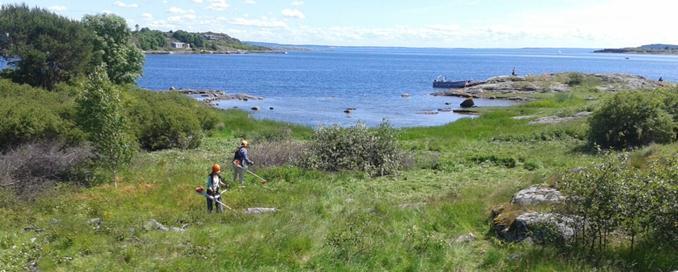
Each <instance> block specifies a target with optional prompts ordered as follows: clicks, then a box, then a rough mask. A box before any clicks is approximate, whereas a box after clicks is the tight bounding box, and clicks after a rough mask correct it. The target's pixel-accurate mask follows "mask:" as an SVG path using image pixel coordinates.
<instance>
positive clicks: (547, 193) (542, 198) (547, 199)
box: [511, 186, 565, 206]
mask: <svg viewBox="0 0 678 272" xmlns="http://www.w3.org/2000/svg"><path fill="white" fill-rule="evenodd" d="M563 200H565V197H564V196H563V194H561V193H560V191H558V190H556V189H554V188H548V187H542V186H531V187H529V188H527V189H523V190H520V191H518V193H516V194H515V195H514V196H513V199H512V200H511V203H512V204H515V205H519V206H533V205H540V204H558V203H561V202H563Z"/></svg>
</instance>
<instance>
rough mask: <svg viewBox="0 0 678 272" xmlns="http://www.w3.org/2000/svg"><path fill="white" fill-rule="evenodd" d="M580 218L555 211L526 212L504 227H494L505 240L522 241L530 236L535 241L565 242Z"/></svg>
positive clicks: (569, 238) (569, 237) (568, 239)
mask: <svg viewBox="0 0 678 272" xmlns="http://www.w3.org/2000/svg"><path fill="white" fill-rule="evenodd" d="M580 223H581V220H576V219H575V218H573V217H570V216H565V215H561V214H556V213H539V212H528V213H523V214H521V215H519V216H518V217H516V219H515V220H514V221H513V223H512V224H511V225H510V226H509V227H508V228H505V229H499V230H497V229H495V231H496V232H497V235H498V236H499V237H500V238H502V239H504V240H507V241H511V242H522V241H524V240H525V239H527V238H531V240H532V241H534V242H535V243H546V242H553V243H561V244H562V243H567V242H568V241H570V240H571V238H572V237H573V236H574V229H575V226H576V225H577V224H580Z"/></svg>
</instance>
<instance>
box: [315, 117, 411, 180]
mask: <svg viewBox="0 0 678 272" xmlns="http://www.w3.org/2000/svg"><path fill="white" fill-rule="evenodd" d="M309 150H310V154H309V155H310V156H309V161H308V163H309V164H310V165H309V166H310V167H312V168H316V169H320V170H326V171H339V170H356V171H363V172H366V173H369V174H370V175H373V176H383V175H389V174H393V173H395V172H396V171H397V170H398V168H399V167H400V162H401V160H400V157H401V152H400V149H399V147H398V145H397V141H396V131H395V129H393V128H392V127H391V126H390V125H389V124H388V123H382V124H381V125H380V126H379V127H378V128H374V129H370V128H367V126H365V125H364V124H357V125H355V126H353V127H348V128H342V127H339V126H331V127H323V128H320V129H318V130H317V131H316V132H315V135H314V136H313V140H312V141H311V145H310V148H309Z"/></svg>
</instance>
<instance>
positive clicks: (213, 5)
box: [209, 0, 230, 11]
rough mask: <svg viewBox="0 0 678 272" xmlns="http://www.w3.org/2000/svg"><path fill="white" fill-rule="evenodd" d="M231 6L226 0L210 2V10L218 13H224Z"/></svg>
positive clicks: (212, 0) (211, 0)
mask: <svg viewBox="0 0 678 272" xmlns="http://www.w3.org/2000/svg"><path fill="white" fill-rule="evenodd" d="M229 6H230V5H229V4H228V2H226V0H210V5H209V8H210V9H214V10H217V11H224V10H226V9H227V8H228V7H229Z"/></svg>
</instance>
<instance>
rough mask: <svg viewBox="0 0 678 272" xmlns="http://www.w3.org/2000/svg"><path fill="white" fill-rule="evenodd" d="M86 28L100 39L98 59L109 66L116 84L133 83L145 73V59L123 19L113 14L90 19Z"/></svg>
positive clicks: (98, 42) (96, 40)
mask: <svg viewBox="0 0 678 272" xmlns="http://www.w3.org/2000/svg"><path fill="white" fill-rule="evenodd" d="M82 21H83V23H84V25H85V26H86V27H87V28H88V29H89V30H91V31H92V32H93V33H94V35H95V36H96V39H95V42H94V49H95V57H96V59H97V61H98V63H104V64H106V72H107V74H108V77H109V78H110V80H111V81H112V82H113V83H116V84H126V83H133V82H134V81H135V80H136V79H137V78H139V76H141V74H142V72H143V65H144V55H143V53H142V52H141V50H139V49H138V48H137V47H136V46H134V44H133V43H132V42H131V41H130V38H131V35H132V34H131V32H130V30H129V28H128V27H127V22H125V19H123V18H122V17H119V16H116V15H110V14H101V15H86V16H85V17H84V18H83V20H82Z"/></svg>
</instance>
